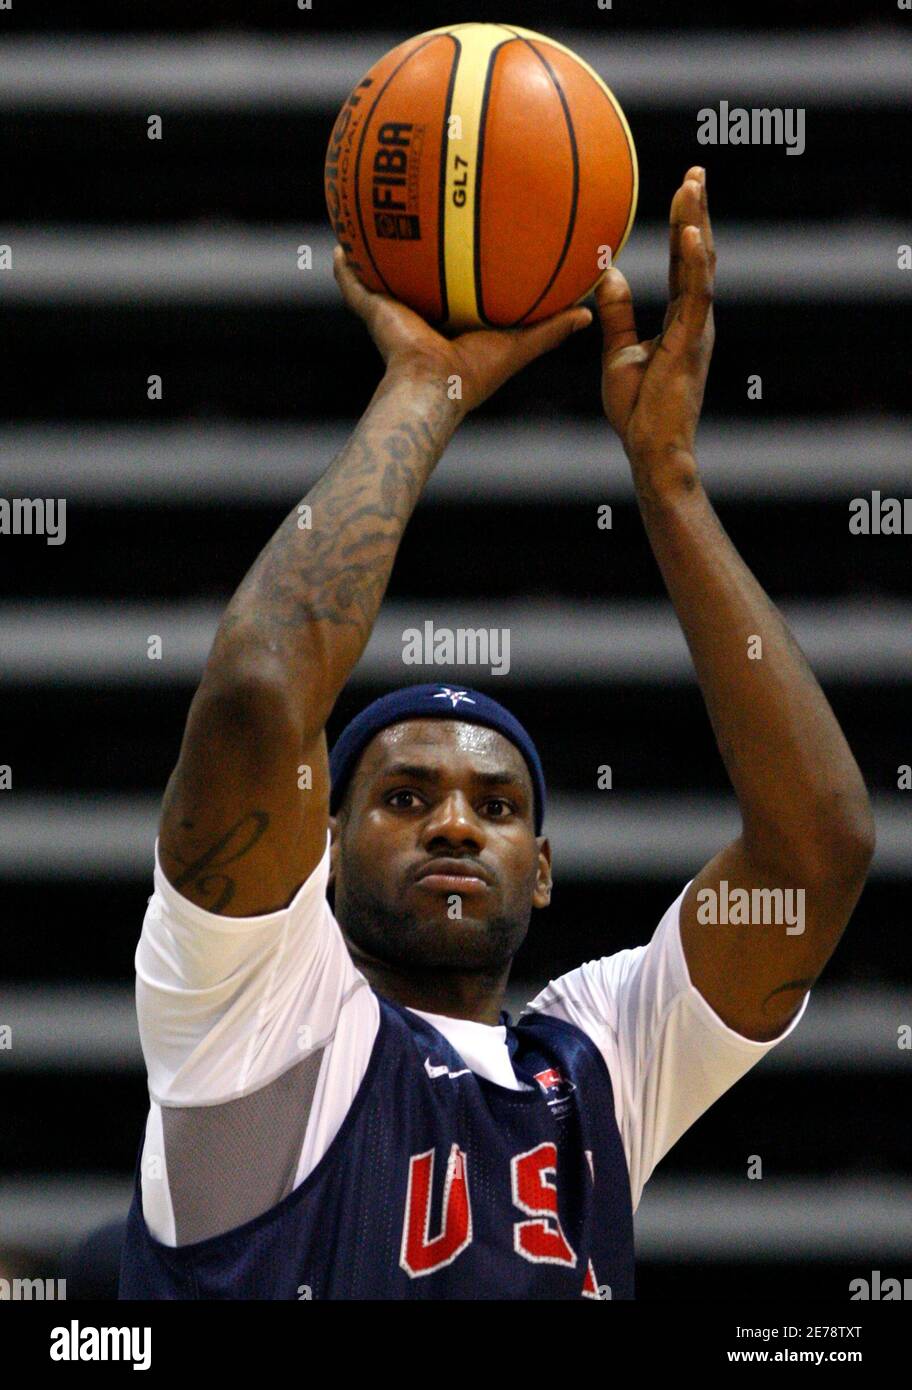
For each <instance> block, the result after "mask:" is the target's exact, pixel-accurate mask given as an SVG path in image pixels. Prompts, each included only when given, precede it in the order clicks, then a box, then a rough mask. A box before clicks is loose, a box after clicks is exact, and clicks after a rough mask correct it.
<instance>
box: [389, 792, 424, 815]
mask: <svg viewBox="0 0 912 1390" xmlns="http://www.w3.org/2000/svg"><path fill="white" fill-rule="evenodd" d="M399 796H410V797H416V796H417V792H413V791H409V789H408V788H407V787H400V789H399V791H396V792H391V793H390V794H389V796H388V797H387V798H386V804H387V805H388V806H392V805H393V803H394V802H395V800H396V798H397V797H399ZM400 809H401V810H403V811H410V810H411V809H412V807H411V804H408V805H404V804H403V803H401V802H400Z"/></svg>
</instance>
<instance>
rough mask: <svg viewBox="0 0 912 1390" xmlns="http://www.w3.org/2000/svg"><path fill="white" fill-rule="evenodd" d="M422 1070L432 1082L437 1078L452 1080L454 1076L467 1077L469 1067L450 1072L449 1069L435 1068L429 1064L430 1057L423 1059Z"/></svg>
mask: <svg viewBox="0 0 912 1390" xmlns="http://www.w3.org/2000/svg"><path fill="white" fill-rule="evenodd" d="M424 1070H425V1071H426V1072H427V1074H428V1076H429V1077H430V1078H431V1080H432V1081H433V1080H434V1079H435V1078H436V1077H438V1076H448V1077H450V1079H451V1080H452V1079H453V1077H455V1076H468V1074H469V1072H470V1071H471V1070H472V1069H471V1067H463V1069H462V1071H450V1069H449V1067H445V1066H444V1067H435V1066H433V1065H432V1063H431V1059H430V1057H425V1059H424Z"/></svg>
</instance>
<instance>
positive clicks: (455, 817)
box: [423, 790, 485, 845]
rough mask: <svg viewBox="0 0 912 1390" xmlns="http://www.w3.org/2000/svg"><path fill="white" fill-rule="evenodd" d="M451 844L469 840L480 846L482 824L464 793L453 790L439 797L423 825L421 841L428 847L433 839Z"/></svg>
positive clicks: (483, 837) (482, 840)
mask: <svg viewBox="0 0 912 1390" xmlns="http://www.w3.org/2000/svg"><path fill="white" fill-rule="evenodd" d="M440 838H443V839H446V840H450V841H452V842H454V843H455V842H460V843H461V842H464V841H467V840H470V841H471V842H472V843H474V844H478V845H480V844H482V843H483V842H484V839H485V833H484V824H483V822H482V821H481V819H480V817H479V816H478V815H477V813H476V811H475V809H474V807H473V806H472V803H471V801H470V800H469V798H468V797H467V796H466V795H465V793H464V792H461V791H458V790H454V791H452V792H450V793H449V794H448V795H446V796H444V797H441V798H440V800H439V801H438V802H437V803H436V804H435V806H434V808H433V810H432V811H431V814H430V815H429V816H428V817H427V819H426V821H425V823H424V833H423V840H424V843H425V845H430V844H431V843H432V842H433V841H434V840H435V839H440Z"/></svg>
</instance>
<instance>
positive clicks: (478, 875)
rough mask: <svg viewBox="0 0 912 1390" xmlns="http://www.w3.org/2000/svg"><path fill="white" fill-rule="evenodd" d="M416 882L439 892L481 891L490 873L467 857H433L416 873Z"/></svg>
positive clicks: (486, 884) (485, 886) (487, 883)
mask: <svg viewBox="0 0 912 1390" xmlns="http://www.w3.org/2000/svg"><path fill="white" fill-rule="evenodd" d="M415 883H417V884H419V885H420V886H421V887H422V888H429V889H430V890H431V891H432V892H433V891H435V890H436V891H437V892H439V893H480V892H481V891H482V890H483V889H485V888H487V887H488V885H489V883H490V875H489V874H487V873H486V872H485V870H484V869H482V868H481V867H480V866H479V865H476V864H473V863H471V861H469V860H467V859H431V860H429V861H428V863H427V864H422V866H421V868H420V869H419V870H418V872H417V873H416V874H415Z"/></svg>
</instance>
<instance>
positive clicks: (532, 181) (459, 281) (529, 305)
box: [325, 24, 638, 332]
mask: <svg viewBox="0 0 912 1390" xmlns="http://www.w3.org/2000/svg"><path fill="white" fill-rule="evenodd" d="M325 191H326V204H327V208H328V211H329V218H330V222H331V223H332V226H333V230H334V231H335V234H336V236H337V238H338V240H339V242H340V244H341V245H342V247H343V249H344V250H345V252H346V254H347V256H348V258H349V260H350V261H351V263H352V265H353V267H354V269H355V271H356V273H357V274H358V275H359V276H360V278H361V279H362V280H363V282H364V283H365V284H366V285H367V287H368V288H369V289H372V290H377V291H384V292H386V293H387V294H390V295H392V296H393V297H394V298H396V299H398V300H401V301H402V302H404V303H406V304H408V305H409V306H410V307H411V308H413V309H415V310H416V311H417V312H418V313H420V314H422V315H423V316H424V317H425V318H426V319H428V321H429V322H431V323H433V324H435V325H436V326H438V327H440V328H442V329H443V330H445V331H447V332H462V331H465V330H467V329H471V328H479V327H482V326H493V327H517V326H519V325H525V324H530V323H536V322H538V321H539V320H541V319H544V318H548V317H549V316H550V315H552V314H556V313H558V312H559V311H560V310H562V309H567V308H569V307H570V306H571V305H573V304H576V303H578V302H579V301H580V300H581V299H584V298H585V297H586V296H587V295H588V294H589V293H590V292H591V291H592V290H593V289H594V287H595V285H596V283H597V282H598V280H599V279H600V277H601V275H602V273H603V271H604V269H605V264H604V249H605V247H607V246H610V247H613V248H616V249H615V251H614V258H615V259H616V258H617V255H618V253H619V251H620V250H621V248H622V247H623V245H624V243H625V242H626V240H627V237H628V236H629V234H630V230H631V227H632V226H633V219H634V215H635V212H636V203H637V191H638V172H637V160H636V151H635V149H634V144H633V138H632V136H631V134H630V129H629V127H628V125H627V121H626V119H625V117H624V113H623V111H622V110H621V107H620V105H619V104H618V101H617V99H616V98H615V96H614V94H613V93H612V92H611V90H610V88H609V87H608V86H606V84H605V82H604V81H603V80H602V78H601V77H600V76H599V75H598V73H596V72H595V71H594V70H593V69H592V68H591V67H589V65H588V64H587V63H585V62H583V60H582V59H581V58H579V57H578V56H577V55H576V54H575V53H572V52H571V51H570V50H569V49H568V48H565V47H564V46H563V45H562V44H559V43H556V42H554V41H553V40H552V39H549V38H546V37H545V36H544V35H542V34H536V33H534V32H532V31H531V30H528V29H520V28H518V27H517V26H515V25H505V24H456V25H452V26H449V27H445V28H442V29H434V30H431V31H430V32H428V33H426V34H419V35H417V37H415V38H412V39H409V40H408V41H407V42H406V43H403V44H400V45H399V46H398V47H397V48H394V49H393V50H392V51H391V52H390V53H387V54H386V56H385V57H383V58H381V60H380V62H379V63H376V64H375V65H374V67H373V68H371V70H370V72H369V73H368V74H367V75H366V76H365V77H364V78H363V79H362V80H361V82H360V83H359V84H358V86H357V87H356V88H355V90H354V91H353V92H352V94H351V96H350V97H349V98H348V100H347V101H346V103H345V105H344V106H343V108H342V111H341V112H340V114H339V117H338V119H337V121H336V124H335V127H334V129H333V132H332V136H331V138H330V142H329V150H328V153H327V158H326V170H325Z"/></svg>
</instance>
